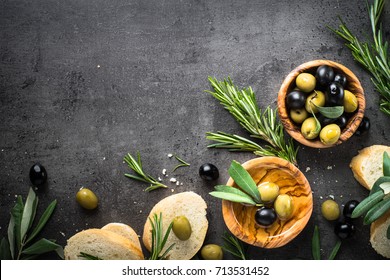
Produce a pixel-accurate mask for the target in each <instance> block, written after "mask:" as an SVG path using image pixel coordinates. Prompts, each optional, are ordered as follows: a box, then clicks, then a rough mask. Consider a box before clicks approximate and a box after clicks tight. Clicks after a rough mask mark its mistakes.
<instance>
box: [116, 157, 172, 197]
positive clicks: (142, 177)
mask: <svg viewBox="0 0 390 280" xmlns="http://www.w3.org/2000/svg"><path fill="white" fill-rule="evenodd" d="M123 160H124V161H125V162H126V163H127V165H128V166H129V167H130V168H131V169H132V170H133V171H134V172H135V173H137V175H134V174H129V173H126V174H125V176H126V177H128V178H131V179H134V180H137V181H141V182H145V183H149V184H150V186H149V187H147V188H146V189H145V191H147V192H150V191H153V190H156V189H158V188H168V187H167V186H166V185H164V184H163V183H161V182H159V181H157V180H156V179H154V178H153V177H152V176H150V175H148V174H146V173H145V172H144V170H143V167H142V161H141V155H140V153H139V152H138V153H137V159H135V158H134V157H133V156H132V155H131V154H130V153H128V154H127V155H126V156H125V157H124V158H123Z"/></svg>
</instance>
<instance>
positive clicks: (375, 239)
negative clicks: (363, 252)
mask: <svg viewBox="0 0 390 280" xmlns="http://www.w3.org/2000/svg"><path fill="white" fill-rule="evenodd" d="M389 225H390V211H387V213H386V214H385V215H382V217H380V218H379V219H378V220H376V221H375V222H373V223H372V224H371V228H370V242H371V246H372V248H374V250H375V251H376V252H377V253H378V254H380V255H382V256H383V257H385V258H388V259H390V239H387V228H388V227H389Z"/></svg>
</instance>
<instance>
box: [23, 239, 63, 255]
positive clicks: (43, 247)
mask: <svg viewBox="0 0 390 280" xmlns="http://www.w3.org/2000/svg"><path fill="white" fill-rule="evenodd" d="M59 247H61V246H60V245H58V244H56V243H55V241H51V240H48V239H46V238H42V239H40V240H38V241H37V242H35V243H34V244H32V245H31V246H29V247H28V248H26V249H24V250H23V251H22V254H26V255H40V254H44V253H48V252H51V251H55V250H56V249H58V248H59Z"/></svg>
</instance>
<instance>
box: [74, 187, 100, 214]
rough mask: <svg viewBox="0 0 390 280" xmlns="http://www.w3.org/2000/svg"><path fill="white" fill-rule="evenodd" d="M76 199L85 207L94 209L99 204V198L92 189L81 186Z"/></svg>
mask: <svg viewBox="0 0 390 280" xmlns="http://www.w3.org/2000/svg"><path fill="white" fill-rule="evenodd" d="M76 201H77V202H78V203H79V204H80V205H81V206H82V207H83V208H85V209H88V210H92V209H95V208H96V207H97V206H98V202H99V199H98V198H97V196H96V195H95V194H94V192H93V191H91V190H90V189H87V188H81V189H80V190H79V191H78V192H77V194H76Z"/></svg>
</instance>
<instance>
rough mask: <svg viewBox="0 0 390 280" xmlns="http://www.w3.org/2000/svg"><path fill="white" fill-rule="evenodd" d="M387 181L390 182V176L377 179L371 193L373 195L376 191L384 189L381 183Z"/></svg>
mask: <svg viewBox="0 0 390 280" xmlns="http://www.w3.org/2000/svg"><path fill="white" fill-rule="evenodd" d="M386 182H390V177H389V176H383V177H379V178H378V180H376V181H375V183H374V185H373V186H372V188H371V190H370V195H372V194H373V193H374V192H377V191H382V189H381V187H380V185H381V184H383V183H386Z"/></svg>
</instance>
